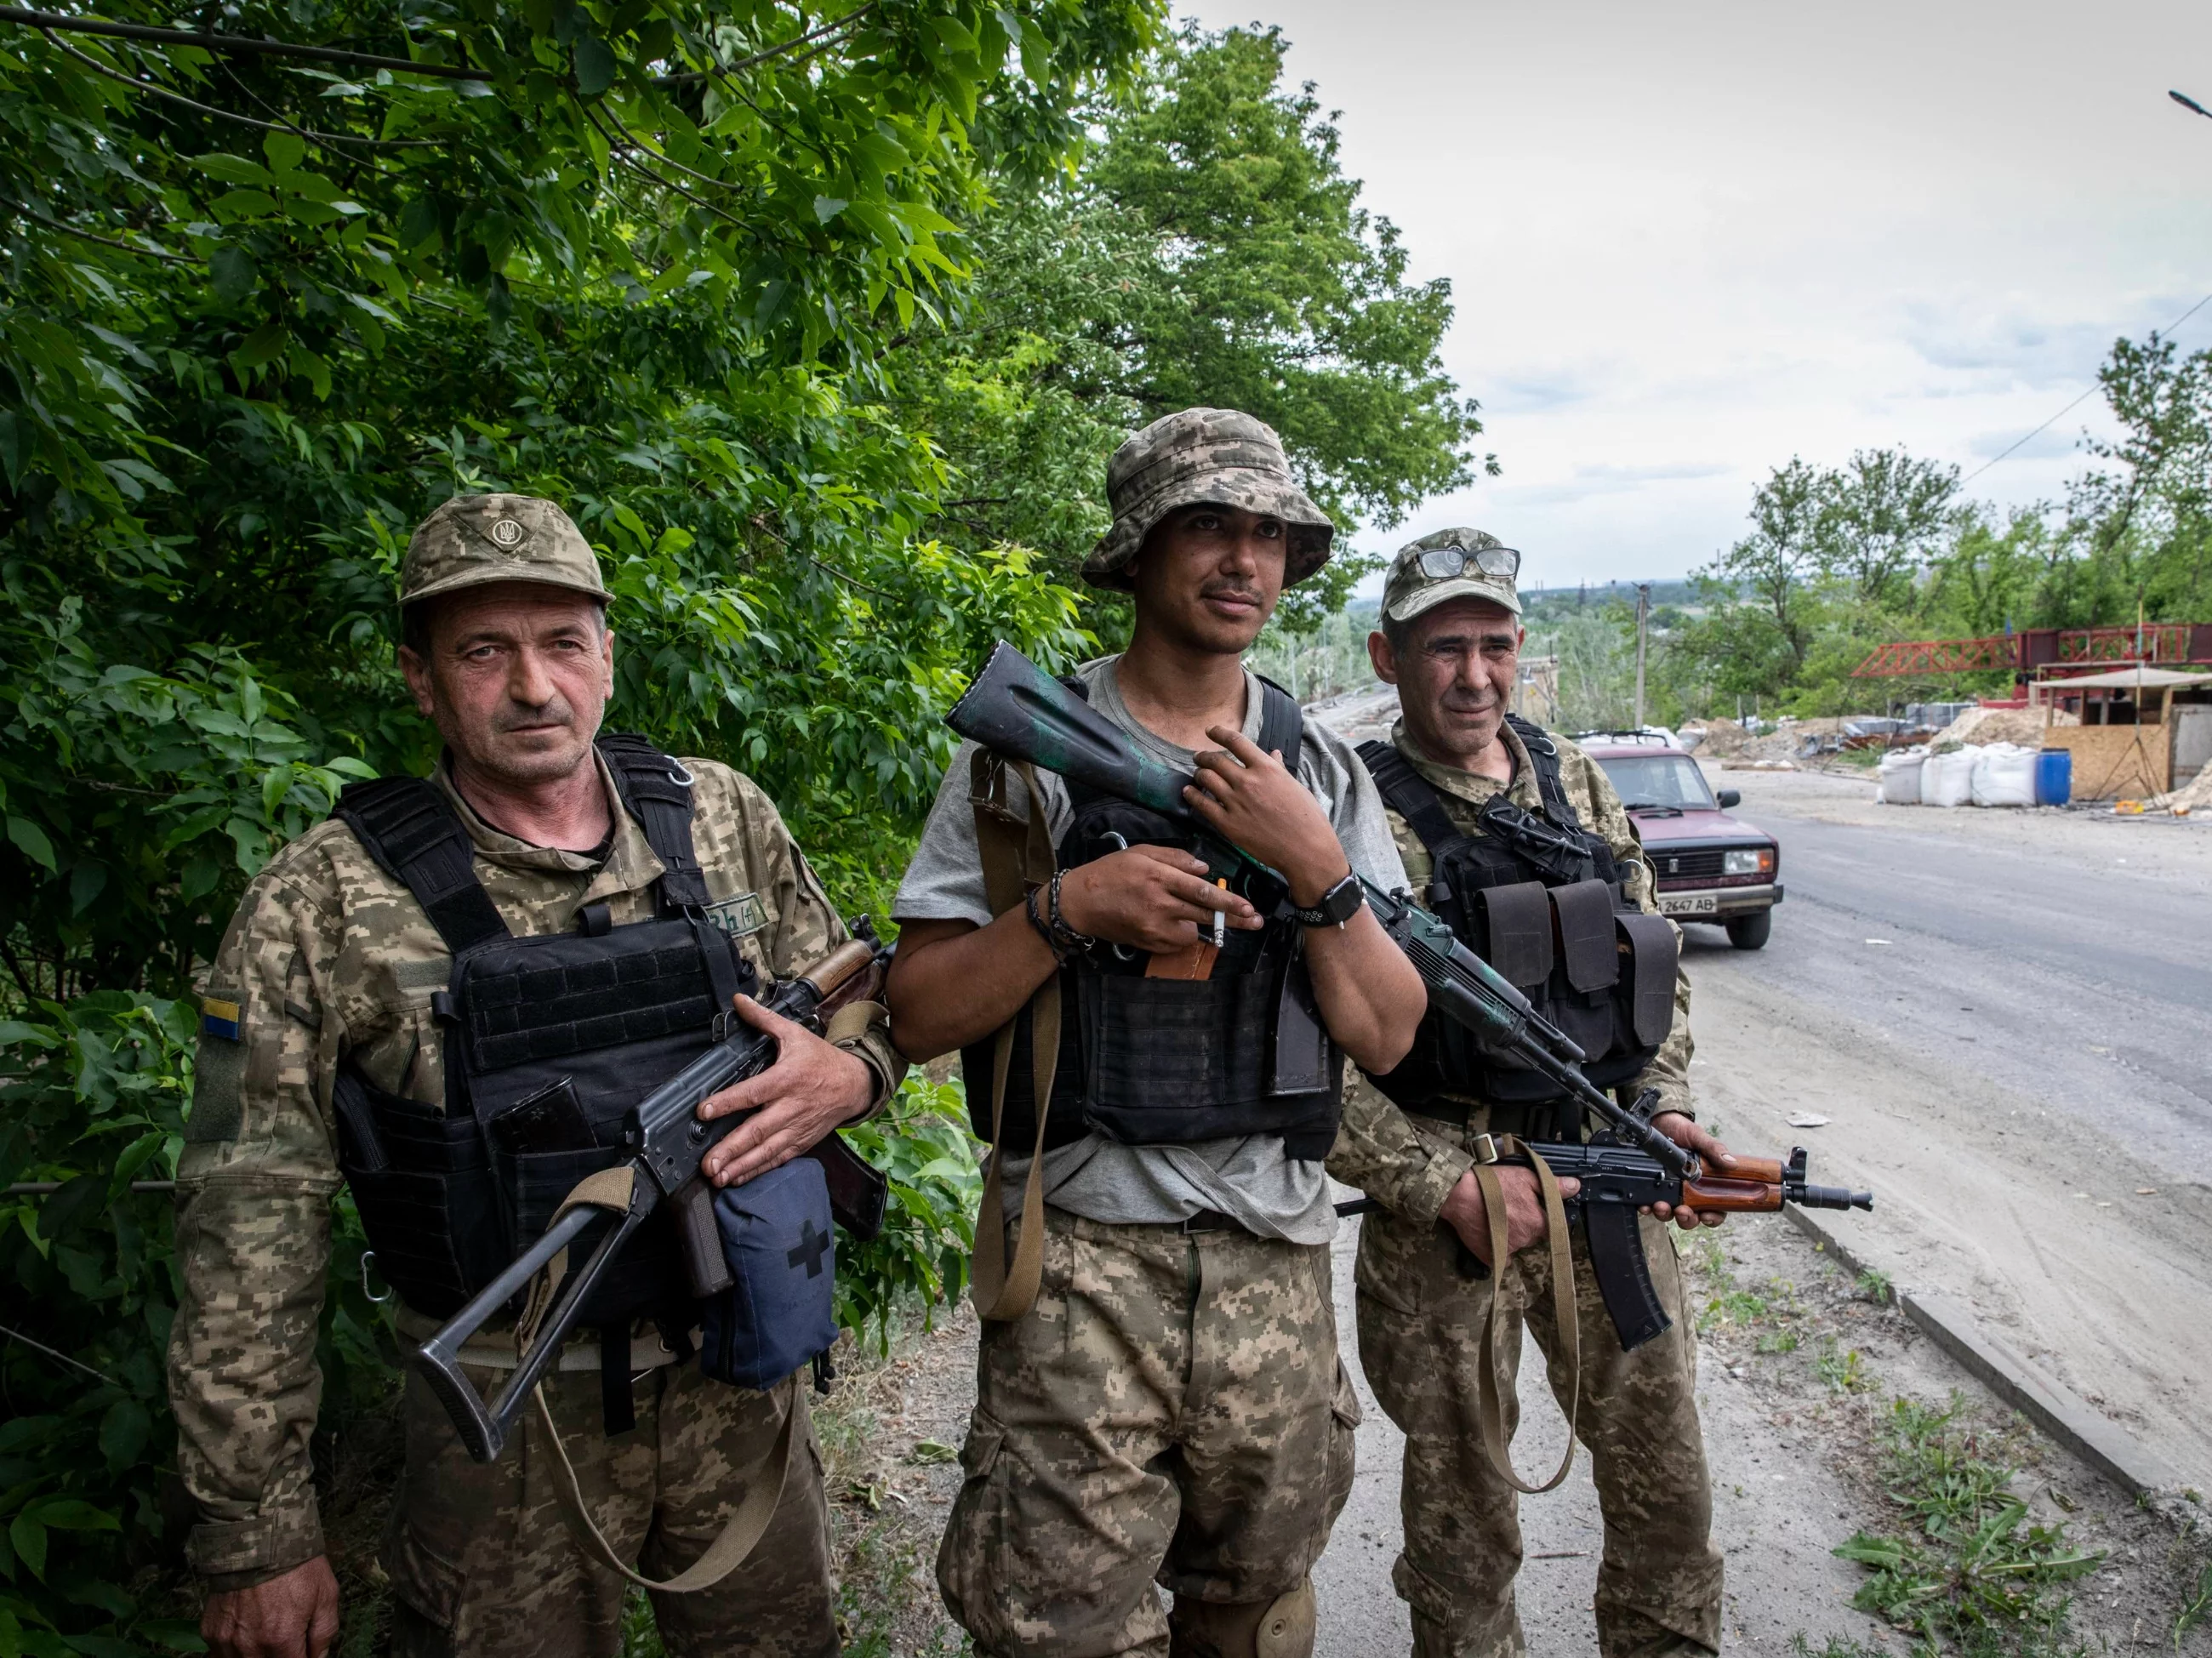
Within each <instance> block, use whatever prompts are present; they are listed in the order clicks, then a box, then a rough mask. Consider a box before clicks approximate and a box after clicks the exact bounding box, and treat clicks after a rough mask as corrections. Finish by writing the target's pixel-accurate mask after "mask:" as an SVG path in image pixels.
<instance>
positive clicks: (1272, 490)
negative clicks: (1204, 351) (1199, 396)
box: [1083, 409, 1334, 592]
mask: <svg viewBox="0 0 2212 1658" xmlns="http://www.w3.org/2000/svg"><path fill="white" fill-rule="evenodd" d="M1106 499H1107V501H1109V503H1110V504H1111V505H1112V507H1113V508H1114V527H1113V528H1111V529H1110V530H1109V531H1106V533H1105V534H1104V535H1103V536H1102V537H1099V541H1098V544H1097V546H1096V547H1094V548H1092V549H1091V556H1090V557H1089V558H1087V559H1085V560H1084V561H1083V579H1084V580H1085V581H1087V582H1089V583H1090V584H1091V586H1094V587H1115V588H1119V589H1121V591H1122V592H1127V591H1128V589H1129V586H1130V581H1129V563H1130V561H1131V560H1133V559H1134V558H1135V557H1136V556H1137V550H1138V549H1139V548H1140V547H1142V546H1143V545H1144V544H1145V537H1146V536H1147V535H1149V534H1150V533H1152V526H1153V525H1155V524H1158V522H1159V521H1160V520H1161V519H1164V518H1165V517H1166V516H1167V515H1168V514H1169V513H1171V512H1173V511H1174V510H1175V509H1176V507H1190V506H1194V505H1196V504H1197V503H1199V502H1200V501H1206V502H1209V503H1211V504H1212V505H1214V506H1218V507H1243V509H1244V510H1245V511H1246V512H1248V513H1267V514H1269V515H1270V516H1273V517H1275V518H1279V519H1282V520H1283V522H1284V524H1285V526H1287V528H1288V530H1289V532H1290V533H1289V545H1288V547H1287V549H1286V550H1285V555H1284V561H1283V585H1284V586H1285V587H1287V586H1290V585H1291V583H1292V582H1294V581H1304V580H1305V579H1306V578H1307V577H1308V576H1310V575H1311V574H1313V573H1314V572H1315V571H1316V570H1318V569H1319V568H1321V567H1322V565H1324V564H1326V563H1328V550H1329V549H1328V544H1329V537H1330V535H1331V533H1332V532H1333V529H1334V526H1333V525H1331V524H1330V523H1329V521H1328V514H1327V513H1324V512H1322V509H1321V508H1320V507H1316V506H1315V505H1314V504H1313V502H1312V501H1309V500H1307V499H1306V495H1305V492H1304V490H1303V489H1299V488H1298V486H1297V483H1296V481H1295V480H1293V479H1292V478H1291V464H1290V462H1289V461H1288V460H1287V459H1285V457H1284V454H1283V440H1281V439H1280V438H1279V437H1277V436H1276V435H1275V431H1274V428H1273V427H1271V426H1269V425H1268V424H1267V422H1264V421H1258V420H1255V419H1253V418H1252V416H1249V415H1246V414H1240V413H1239V412H1238V411H1237V410H1234V409H1186V410H1183V411H1182V413H1181V414H1178V415H1168V416H1164V417H1163V418H1161V419H1159V420H1156V421H1154V422H1152V424H1151V425H1150V426H1147V427H1146V428H1145V429H1144V430H1143V431H1141V432H1139V433H1138V434H1136V436H1134V437H1133V438H1131V439H1130V440H1128V441H1127V442H1126V443H1124V444H1123V445H1122V446H1121V447H1120V448H1119V449H1116V450H1115V452H1114V459H1112V460H1110V461H1109V462H1108V463H1107V465H1106Z"/></svg>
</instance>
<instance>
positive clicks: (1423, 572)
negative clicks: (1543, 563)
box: [1383, 529, 1521, 622]
mask: <svg viewBox="0 0 2212 1658" xmlns="http://www.w3.org/2000/svg"><path fill="white" fill-rule="evenodd" d="M1454 553H1456V554H1457V555H1458V557H1457V559H1456V560H1455V559H1454V558H1453V556H1452V555H1453V554H1454ZM1431 554H1435V555H1438V556H1436V557H1431V556H1429V555H1431ZM1477 561H1480V562H1477ZM1483 565H1489V566H1491V567H1492V568H1487V569H1486V568H1482V567H1483ZM1451 566H1456V567H1457V568H1446V567H1451ZM1498 567H1503V568H1498ZM1520 573H1521V555H1520V554H1519V553H1518V552H1517V551H1516V550H1514V549H1512V548H1510V547H1508V546H1507V545H1506V544H1504V542H1502V541H1500V540H1499V539H1498V537H1496V536H1494V535H1492V534H1491V533H1490V532H1489V531H1487V530H1464V529H1462V530H1438V531H1435V532H1434V533H1432V534H1430V535H1425V536H1423V537H1421V538H1420V539H1419V541H1413V542H1408V543H1407V544H1406V545H1405V546H1403V547H1401V548H1400V549H1399V550H1398V556H1397V557H1395V558H1394V559H1392V560H1391V561H1390V574H1389V576H1387V577H1386V578H1384V580H1383V616H1384V617H1385V618H1387V619H1388V620H1389V621H1392V622H1411V621H1412V620H1413V618H1414V617H1415V616H1419V615H1420V613H1421V612H1422V611H1424V610H1434V609H1435V608H1436V607H1437V605H1439V604H1443V602H1444V601H1445V600H1446V599H1450V598H1480V599H1482V600H1484V601H1485V602H1486V603H1487V604H1495V605H1498V606H1499V607H1500V608H1501V609H1504V610H1510V611H1511V612H1512V613H1513V614H1514V615H1516V616H1518V615H1520V614H1521V593H1520V589H1519V588H1518V587H1517V586H1516V585H1515V582H1516V578H1517V577H1518V576H1519V574H1520Z"/></svg>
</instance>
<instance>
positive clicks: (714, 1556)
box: [514, 1163, 806, 1594]
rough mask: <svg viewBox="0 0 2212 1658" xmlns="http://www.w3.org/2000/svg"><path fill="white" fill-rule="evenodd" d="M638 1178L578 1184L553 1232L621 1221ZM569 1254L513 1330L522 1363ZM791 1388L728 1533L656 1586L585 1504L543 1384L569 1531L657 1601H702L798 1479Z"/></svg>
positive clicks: (539, 1401)
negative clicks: (607, 1216) (595, 1216)
mask: <svg viewBox="0 0 2212 1658" xmlns="http://www.w3.org/2000/svg"><path fill="white" fill-rule="evenodd" d="M636 1178H637V1170H636V1168H635V1165H633V1164H630V1163H623V1165H621V1166H620V1167H619V1168H615V1169H600V1170H599V1173H597V1174H595V1175H586V1177H585V1178H584V1179H582V1180H580V1181H577V1182H576V1185H575V1187H574V1189H572V1190H571V1191H570V1192H569V1193H568V1196H567V1197H565V1198H563V1199H561V1206H560V1207H559V1208H558V1209H556V1210H555V1211H554V1212H553V1218H552V1219H551V1220H550V1221H549V1222H548V1223H547V1230H551V1228H552V1227H554V1226H556V1225H558V1224H560V1222H561V1218H562V1216H564V1215H566V1214H567V1213H568V1212H569V1211H570V1210H572V1209H575V1208H578V1207H580V1206H585V1205H589V1206H592V1208H595V1209H606V1210H610V1211H611V1212H614V1213H616V1214H617V1215H619V1214H623V1213H626V1212H628V1211H629V1199H630V1189H631V1182H632V1181H635V1179H636ZM567 1272H568V1251H567V1250H566V1249H563V1250H562V1252H561V1253H560V1254H557V1255H556V1256H554V1257H553V1259H552V1260H550V1261H549V1262H547V1263H546V1267H545V1271H544V1272H542V1273H540V1274H539V1275H538V1280H537V1282H536V1283H534V1284H532V1285H531V1289H530V1295H529V1298H528V1300H527V1302H526V1303H525V1305H524V1309H523V1315H522V1317H521V1318H520V1320H519V1321H517V1322H516V1324H515V1327H514V1342H515V1350H516V1354H517V1357H518V1359H520V1357H522V1356H523V1355H526V1354H527V1353H528V1352H529V1351H530V1345H531V1343H532V1342H533V1341H535V1340H536V1339H537V1338H538V1328H539V1327H540V1326H541V1325H542V1324H543V1323H544V1319H545V1315H546V1313H547V1311H548V1309H550V1307H551V1306H552V1303H553V1291H554V1289H555V1288H556V1286H557V1285H558V1284H560V1282H561V1280H562V1278H563V1277H565V1276H566V1275H567ZM785 1386H786V1388H787V1390H788V1392H789V1393H790V1394H791V1400H790V1403H789V1405H788V1406H787V1408H786V1410H785V1412H784V1416H783V1425H782V1426H781V1427H780V1428H779V1429H777V1430H776V1436H775V1444H774V1445H773V1446H771V1447H770V1448H769V1454H768V1455H767V1457H766V1458H764V1459H763V1461H762V1463H761V1467H760V1472H759V1473H757V1475H756V1476H755V1477H754V1478H753V1479H752V1480H751V1481H750V1483H749V1484H748V1485H746V1487H745V1494H744V1498H743V1499H742V1500H741V1501H740V1502H739V1503H738V1506H737V1508H736V1509H734V1510H733V1511H732V1513H731V1515H730V1517H729V1518H728V1519H727V1520H726V1521H723V1522H722V1529H721V1531H720V1533H717V1534H716V1536H715V1538H714V1541H713V1542H711V1543H709V1544H708V1546H707V1552H705V1553H704V1554H702V1555H701V1556H700V1557H699V1558H697V1559H696V1560H695V1561H693V1562H692V1563H691V1564H690V1565H689V1566H686V1567H685V1568H684V1570H682V1571H680V1572H678V1573H677V1574H676V1576H673V1577H671V1578H670V1579H668V1580H667V1581H666V1582H654V1581H653V1579H652V1578H650V1577H647V1576H642V1575H641V1574H640V1573H639V1572H638V1571H637V1570H635V1568H633V1567H632V1566H631V1565H630V1564H629V1563H628V1562H627V1561H625V1560H624V1559H623V1558H622V1556H621V1555H620V1554H618V1553H617V1552H616V1551H615V1548H614V1546H613V1545H612V1544H611V1543H609V1542H608V1541H607V1539H606V1534H605V1533H604V1532H602V1531H601V1530H600V1529H599V1523H598V1522H597V1521H594V1520H593V1519H592V1513H591V1509H590V1508H589V1507H588V1506H587V1505H586V1503H585V1501H584V1491H583V1487H582V1485H580V1483H579V1482H578V1480H577V1479H576V1467H575V1464H574V1463H573V1462H571V1461H569V1460H568V1447H567V1446H565V1445H563V1444H562V1442H561V1430H560V1429H559V1427H558V1426H556V1424H555V1423H554V1420H553V1407H552V1406H551V1405H550V1403H549V1402H548V1401H547V1400H546V1397H545V1388H544V1384H543V1383H542V1382H541V1383H540V1384H539V1385H538V1387H537V1388H535V1389H533V1390H532V1394H531V1402H532V1404H534V1405H535V1406H537V1407H538V1426H539V1427H540V1428H542V1429H543V1430H544V1434H545V1442H546V1443H547V1444H548V1445H549V1446H550V1447H551V1448H552V1451H553V1455H552V1459H551V1464H550V1466H551V1468H552V1471H553V1491H554V1494H555V1495H556V1497H559V1498H560V1500H561V1511H562V1514H563V1515H566V1516H567V1518H568V1528H569V1530H571V1531H572V1532H574V1533H575V1535H576V1540H577V1541H578V1542H580V1543H581V1544H582V1545H583V1546H585V1548H586V1550H587V1551H588V1552H591V1553H592V1554H595V1555H597V1556H598V1557H599V1560H600V1561H601V1562H602V1563H603V1564H605V1565H607V1566H609V1567H611V1569H612V1570H615V1571H617V1572H618V1573H620V1574H621V1575H622V1576H623V1577H625V1578H627V1579H629V1581H630V1582H633V1583H635V1584H636V1585H637V1586H638V1587H639V1588H641V1589H646V1590H648V1591H650V1592H652V1593H653V1594H697V1593H698V1592H699V1591H700V1590H701V1589H707V1588H713V1587H714V1585H715V1584H717V1583H719V1582H721V1581H722V1580H723V1579H724V1578H725V1577H727V1576H729V1575H730V1574H731V1573H732V1572H733V1571H735V1570H737V1569H738V1567H739V1566H741V1565H743V1564H744V1563H745V1558H746V1557H747V1556H749V1555H750V1554H751V1553H752V1552H753V1549H754V1548H755V1546H757V1545H758V1543H759V1542H760V1540H761V1539H762V1538H763V1537H764V1536H765V1535H767V1533H768V1527H769V1521H772V1520H774V1519H775V1511H776V1509H778V1508H780V1507H781V1506H782V1503H783V1491H784V1487H785V1485H787V1483H788V1482H789V1480H790V1479H791V1467H792V1462H793V1459H794V1458H795V1457H796V1456H797V1455H798V1448H799V1444H800V1442H801V1441H802V1440H803V1439H804V1438H805V1436H804V1435H803V1434H802V1433H800V1432H799V1425H798V1424H799V1413H800V1412H802V1411H804V1410H805V1408H806V1406H805V1394H802V1393H801V1391H800V1390H799V1386H798V1384H797V1382H796V1381H794V1380H793V1379H791V1378H787V1379H786V1382H785Z"/></svg>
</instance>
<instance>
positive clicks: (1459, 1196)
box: [1437, 1164, 1583, 1266]
mask: <svg viewBox="0 0 2212 1658" xmlns="http://www.w3.org/2000/svg"><path fill="white" fill-rule="evenodd" d="M1582 1189H1583V1183H1582V1182H1581V1181H1578V1180H1577V1179H1576V1178H1575V1177H1574V1176H1573V1175H1564V1176H1562V1177H1561V1179H1560V1181H1559V1196H1560V1197H1561V1198H1563V1199H1565V1198H1571V1197H1572V1196H1574V1194H1575V1193H1577V1192H1579V1191H1581V1190H1582ZM1498 1190H1500V1191H1501V1192H1503V1193H1504V1194H1505V1248H1506V1249H1507V1250H1508V1252H1510V1253H1512V1254H1519V1253H1520V1252H1521V1251H1522V1250H1523V1249H1526V1248H1528V1246H1529V1245H1530V1244H1532V1243H1534V1242H1538V1241H1539V1240H1541V1238H1542V1237H1543V1236H1544V1199H1543V1194H1542V1193H1541V1191H1540V1190H1539V1189H1538V1187H1537V1185H1536V1171H1535V1170H1534V1169H1522V1168H1521V1167H1519V1166H1518V1165H1516V1164H1508V1165H1506V1166H1505V1167H1504V1168H1502V1169H1499V1170H1498ZM1437 1218H1438V1219H1439V1220H1441V1221H1443V1223H1444V1224H1445V1225H1447V1226H1449V1227H1450V1228H1451V1229H1452V1230H1453V1231H1455V1232H1456V1233H1458V1234H1459V1241H1460V1242H1462V1243H1464V1244H1465V1245H1467V1247H1468V1248H1469V1249H1472V1250H1473V1251H1474V1255H1475V1259H1476V1260H1480V1261H1481V1262H1482V1263H1483V1265H1485V1266H1497V1265H1498V1263H1497V1262H1496V1261H1494V1260H1491V1258H1490V1211H1489V1208H1488V1206H1486V1204H1485V1203H1484V1202H1483V1200H1482V1187H1480V1185H1479V1184H1477V1182H1476V1181H1475V1178H1474V1170H1473V1169H1468V1171H1467V1173H1465V1174H1464V1175H1461V1176H1460V1177H1459V1184H1458V1185H1456V1186H1455V1187H1452V1189H1451V1191H1450V1193H1449V1194H1448V1195H1447V1196H1446V1197H1445V1199H1444V1206H1443V1211H1442V1212H1441V1213H1440V1214H1438V1216H1437Z"/></svg>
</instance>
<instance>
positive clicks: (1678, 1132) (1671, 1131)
mask: <svg viewBox="0 0 2212 1658" xmlns="http://www.w3.org/2000/svg"><path fill="white" fill-rule="evenodd" d="M1651 1126H1652V1127H1654V1128H1656V1129H1657V1130H1658V1131H1659V1132H1660V1133H1662V1134H1664V1135H1665V1136H1666V1137H1667V1138H1668V1139H1670V1140H1672V1141H1674V1144H1675V1145H1679V1146H1680V1147H1681V1148H1682V1149H1683V1150H1684V1151H1694V1152H1696V1153H1697V1154H1698V1156H1699V1158H1700V1159H1701V1160H1702V1161H1703V1162H1704V1163H1705V1167H1706V1168H1707V1169H1711V1171H1712V1172H1713V1173H1714V1174H1716V1175H1725V1174H1727V1173H1728V1172H1729V1169H1733V1168H1735V1158H1734V1157H1731V1156H1730V1155H1729V1149H1728V1147H1726V1146H1725V1145H1722V1144H1721V1143H1720V1142H1719V1141H1718V1140H1717V1139H1714V1138H1713V1137H1712V1136H1711V1134H1708V1133H1705V1130H1704V1129H1702V1128H1700V1127H1698V1125H1697V1124H1696V1123H1694V1122H1692V1121H1690V1119H1689V1118H1687V1117H1686V1116H1684V1115H1683V1114H1681V1113H1680V1112H1679V1111H1662V1112H1661V1113H1660V1114H1658V1115H1657V1116H1656V1117H1654V1118H1652V1119H1651ZM1644 1213H1645V1214H1647V1215H1656V1216H1657V1217H1658V1218H1660V1219H1661V1220H1668V1219H1672V1220H1673V1221H1674V1224H1675V1225H1677V1226H1679V1227H1680V1228H1681V1229H1682V1230H1684V1231H1686V1232H1694V1231H1696V1230H1698V1228H1699V1227H1700V1226H1718V1225H1720V1224H1722V1223H1723V1222H1724V1221H1726V1220H1727V1219H1728V1216H1727V1214H1726V1213H1725V1212H1719V1211H1714V1210H1707V1211H1706V1212H1705V1213H1703V1214H1699V1212H1697V1211H1696V1210H1694V1209H1692V1208H1691V1207H1690V1206H1688V1205H1687V1204H1668V1203H1654V1204H1650V1205H1649V1206H1646V1207H1645V1209H1644Z"/></svg>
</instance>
